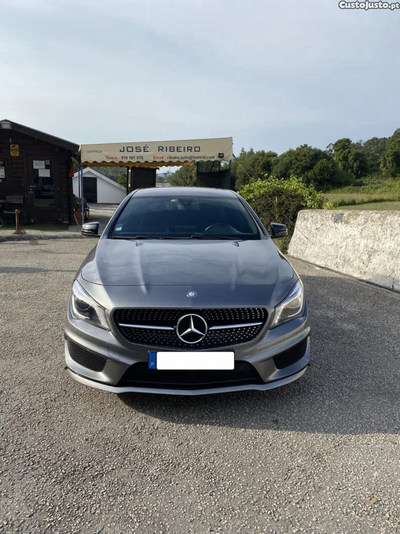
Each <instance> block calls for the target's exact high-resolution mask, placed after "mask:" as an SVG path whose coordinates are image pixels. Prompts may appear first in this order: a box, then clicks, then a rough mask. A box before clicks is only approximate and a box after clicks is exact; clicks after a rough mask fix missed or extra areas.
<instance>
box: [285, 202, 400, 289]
mask: <svg viewBox="0 0 400 534" xmlns="http://www.w3.org/2000/svg"><path fill="white" fill-rule="evenodd" d="M289 255H291V256H294V257H296V258H300V259H303V260H306V261H309V262H311V263H314V264H316V265H320V266H321V267H328V268H329V269H333V270H335V271H338V272H341V273H344V274H348V275H351V276H355V277H357V278H360V279H362V280H366V281H369V282H373V283H375V284H378V285H380V286H383V287H387V288H389V289H394V290H396V291H400V212H396V211H342V210H304V211H301V212H300V213H299V215H298V218H297V222H296V228H295V231H294V234H293V238H292V240H291V242H290V246H289Z"/></svg>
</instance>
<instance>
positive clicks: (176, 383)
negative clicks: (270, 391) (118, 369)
mask: <svg viewBox="0 0 400 534" xmlns="http://www.w3.org/2000/svg"><path fill="white" fill-rule="evenodd" d="M263 383H264V382H263V381H262V380H261V377H260V375H259V374H258V373H257V371H256V370H255V368H254V367H253V366H252V365H251V364H250V363H248V362H240V361H238V362H235V369H233V370H231V371H159V370H157V371H156V370H154V369H149V368H148V364H147V363H143V362H141V363H135V364H134V365H132V366H131V367H129V369H128V370H127V371H126V372H125V374H124V376H123V377H122V379H121V380H120V382H119V384H118V386H120V387H123V386H125V387H127V386H131V387H151V388H170V389H202V388H212V387H227V386H238V385H243V384H263Z"/></svg>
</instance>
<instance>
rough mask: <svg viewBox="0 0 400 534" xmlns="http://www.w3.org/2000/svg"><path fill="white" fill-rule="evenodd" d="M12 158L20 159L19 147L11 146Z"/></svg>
mask: <svg viewBox="0 0 400 534" xmlns="http://www.w3.org/2000/svg"><path fill="white" fill-rule="evenodd" d="M10 156H15V157H19V145H14V144H11V145H10Z"/></svg>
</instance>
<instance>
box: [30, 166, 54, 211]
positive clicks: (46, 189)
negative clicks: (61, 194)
mask: <svg viewBox="0 0 400 534" xmlns="http://www.w3.org/2000/svg"><path fill="white" fill-rule="evenodd" d="M33 185H34V186H35V190H34V191H35V193H34V194H35V197H34V202H35V206H54V176H53V164H52V161H51V160H49V159H46V160H33Z"/></svg>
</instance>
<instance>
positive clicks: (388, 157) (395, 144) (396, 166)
mask: <svg viewBox="0 0 400 534" xmlns="http://www.w3.org/2000/svg"><path fill="white" fill-rule="evenodd" d="M381 170H382V172H383V174H385V175H386V176H398V175H400V138H399V137H397V138H395V139H394V140H392V141H391V143H390V144H389V146H388V147H387V149H386V151H385V153H384V154H383V156H382V158H381Z"/></svg>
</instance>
